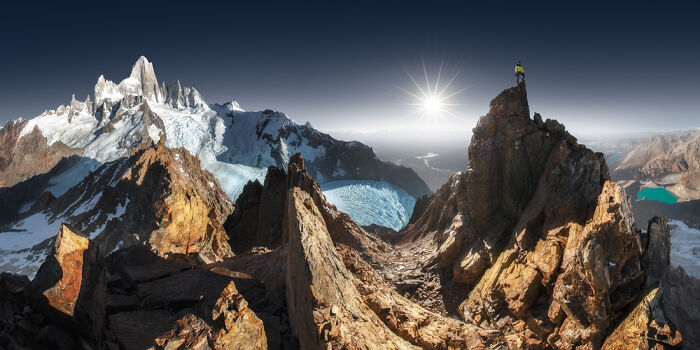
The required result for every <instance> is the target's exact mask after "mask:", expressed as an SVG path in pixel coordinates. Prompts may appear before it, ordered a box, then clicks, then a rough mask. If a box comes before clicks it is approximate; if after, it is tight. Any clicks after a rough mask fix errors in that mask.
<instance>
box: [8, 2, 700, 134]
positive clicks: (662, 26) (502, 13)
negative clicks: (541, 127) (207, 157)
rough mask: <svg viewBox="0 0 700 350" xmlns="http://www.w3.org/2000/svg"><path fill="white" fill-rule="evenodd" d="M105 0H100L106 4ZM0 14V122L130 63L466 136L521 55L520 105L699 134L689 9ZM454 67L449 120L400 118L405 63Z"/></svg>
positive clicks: (271, 6) (373, 121) (358, 122)
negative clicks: (523, 97)
mask: <svg viewBox="0 0 700 350" xmlns="http://www.w3.org/2000/svg"><path fill="white" fill-rule="evenodd" d="M105 4H106V5H105ZM105 4H101V3H98V2H91V3H84V4H75V5H69V4H58V3H54V4H50V5H44V4H38V3H28V4H24V3H21V4H17V3H15V4H12V5H7V4H3V5H0V30H1V31H2V35H1V36H0V53H1V54H0V123H4V121H6V120H9V119H14V118H17V117H20V116H22V117H25V118H27V117H33V116H35V115H37V114H39V113H41V112H42V111H43V110H45V109H53V108H56V107H57V106H58V105H60V104H67V103H68V102H69V101H70V96H71V94H72V93H75V94H76V97H78V98H80V99H83V98H85V95H87V94H90V95H92V93H93V91H92V90H93V86H94V83H95V82H96V80H97V77H98V76H99V75H100V74H104V75H105V76H106V77H107V78H108V79H111V80H113V81H116V82H119V81H120V80H121V79H123V78H125V77H127V76H128V74H129V71H130V69H131V65H132V64H133V63H134V62H135V61H136V59H137V58H138V57H139V56H140V55H145V56H146V57H148V59H149V60H150V61H152V62H153V63H154V66H155V70H156V74H157V76H158V78H159V80H165V81H166V82H171V81H173V80H176V79H179V80H180V81H181V82H182V83H183V85H186V86H194V87H196V88H197V89H198V90H199V91H200V92H201V93H202V95H203V96H204V98H205V99H206V100H207V101H208V102H210V103H213V102H224V101H227V100H231V99H236V100H238V101H239V102H240V104H241V105H242V106H243V107H244V108H246V109H250V110H257V109H263V108H273V109H276V110H281V111H284V112H287V113H288V114H289V115H290V116H291V117H292V118H293V119H295V120H296V121H298V122H305V121H311V123H312V124H313V125H314V126H316V127H318V128H320V129H322V130H331V131H333V130H354V131H363V130H368V131H372V130H379V129H388V130H391V129H396V128H407V129H414V130H415V129H420V128H423V127H426V128H428V127H429V128H438V129H439V128H449V129H455V128H464V129H465V130H466V129H471V128H472V127H473V126H474V124H475V122H476V119H477V118H478V117H479V116H480V115H483V114H485V112H486V111H487V109H488V102H489V100H490V99H491V98H492V97H494V96H495V95H496V94H497V93H498V92H500V91H501V90H502V89H504V88H505V87H507V86H510V85H512V81H513V74H512V70H513V63H514V62H515V60H517V59H520V60H522V61H523V64H524V66H525V70H526V73H527V74H528V75H527V78H528V79H527V81H528V91H529V95H530V102H531V109H532V110H533V111H537V112H540V113H542V114H543V115H544V116H545V117H551V118H557V119H559V120H561V121H563V122H564V123H565V124H566V125H567V126H568V127H569V129H572V130H574V131H578V132H581V133H595V132H598V131H605V132H619V131H620V130H625V129H628V130H631V131H641V130H649V131H663V130H671V129H689V128H697V127H700V112H698V111H699V110H700V20H698V18H700V5H698V4H697V2H695V3H693V2H687V3H682V2H675V1H667V2H656V3H655V4H648V5H647V4H643V3H640V2H616V3H615V4H614V5H613V4H610V3H603V2H601V3H591V2H586V1H578V2H567V1H557V2H552V3H538V4H531V3H530V2H526V1H522V2H520V3H519V4H518V3H512V2H495V1H479V2H462V1H368V2H365V1H327V2H317V3H310V2H305V3H295V2H285V3H275V2H268V1H256V2H252V1H251V2H242V3H234V2H225V3H224V2H221V3H218V4H215V3H211V4H210V3H207V2H204V1H190V2H187V3H180V2H175V1H173V2H162V3H156V4H147V5H146V4H144V3H130V2H124V1H116V2H105ZM443 60H444V63H445V67H446V70H447V71H449V72H451V71H454V70H459V69H461V73H460V75H459V76H458V78H457V79H456V80H455V82H454V86H455V87H456V88H462V87H469V89H467V90H466V91H465V92H463V93H461V94H459V95H458V96H456V97H454V98H453V99H452V100H451V101H452V102H454V103H458V104H461V105H460V106H454V107H451V108H450V111H451V112H452V113H454V114H455V115H456V116H450V117H447V118H445V119H444V120H440V121H427V122H426V121H425V120H423V119H420V118H418V117H416V115H415V114H414V115H410V114H411V112H413V111H414V110H415V108H416V107H412V106H405V105H402V104H404V103H411V102H412V99H411V98H410V97H408V96H407V95H405V94H404V93H402V92H401V91H400V90H399V89H397V88H396V87H397V86H399V87H403V88H406V89H410V88H411V83H410V80H408V78H407V76H406V73H405V71H404V68H406V69H407V70H408V71H409V72H411V73H412V74H414V75H416V76H420V75H421V74H422V68H421V61H425V63H426V65H427V67H428V68H429V69H431V70H432V71H433V72H434V71H435V70H436V68H437V67H438V66H439V64H440V62H441V61H443Z"/></svg>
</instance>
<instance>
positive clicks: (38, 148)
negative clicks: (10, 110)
mask: <svg viewBox="0 0 700 350" xmlns="http://www.w3.org/2000/svg"><path fill="white" fill-rule="evenodd" d="M26 124H27V121H26V120H24V121H19V122H16V121H9V122H7V123H6V125H5V126H4V127H3V128H2V129H0V154H1V155H0V187H10V186H13V185H15V184H17V183H19V182H22V181H25V180H27V179H29V178H31V177H33V176H35V175H37V174H43V173H45V172H47V171H49V170H50V169H51V168H53V167H54V166H55V165H56V163H58V162H59V161H60V160H61V159H62V158H64V157H69V156H71V155H73V154H79V153H81V152H82V150H81V149H75V148H70V147H68V146H66V145H65V144H64V143H63V142H60V141H59V142H56V143H53V144H51V145H48V143H47V139H46V138H45V137H44V136H43V135H42V134H41V131H40V130H39V128H37V127H35V128H34V129H33V130H32V131H31V132H29V133H28V134H27V135H24V136H21V132H22V130H23V129H24V127H25V126H26Z"/></svg>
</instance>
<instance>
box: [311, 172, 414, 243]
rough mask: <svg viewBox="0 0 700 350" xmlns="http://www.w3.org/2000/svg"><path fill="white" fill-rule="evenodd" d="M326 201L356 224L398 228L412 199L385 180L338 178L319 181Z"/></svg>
mask: <svg viewBox="0 0 700 350" xmlns="http://www.w3.org/2000/svg"><path fill="white" fill-rule="evenodd" d="M321 189H322V190H323V194H324V195H325V196H326V200H328V202H329V203H331V204H334V205H335V206H336V207H337V208H338V210H340V211H342V212H345V213H346V214H348V215H349V216H350V218H352V219H353V220H354V221H355V222H357V223H358V224H360V225H363V226H365V225H370V224H377V225H380V226H385V227H390V228H393V229H394V230H397V231H398V230H400V229H402V228H404V227H405V226H406V224H408V220H409V219H410V218H411V213H413V206H414V205H415V204H416V199H415V198H413V196H411V195H410V194H408V193H407V192H406V191H404V190H402V189H400V188H398V187H396V186H394V185H391V184H389V183H388V182H385V181H369V180H341V181H331V182H327V183H323V184H321Z"/></svg>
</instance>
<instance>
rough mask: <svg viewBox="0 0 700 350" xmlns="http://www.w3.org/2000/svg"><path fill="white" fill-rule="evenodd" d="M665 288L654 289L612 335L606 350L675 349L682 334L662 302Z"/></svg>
mask: <svg viewBox="0 0 700 350" xmlns="http://www.w3.org/2000/svg"><path fill="white" fill-rule="evenodd" d="M661 298H662V291H661V289H660V288H654V289H653V290H651V291H649V292H648V293H647V294H646V296H645V297H644V299H643V300H642V301H640V302H639V304H638V305H637V306H636V307H635V308H634V310H632V312H630V313H629V315H627V317H626V318H625V319H624V320H623V321H622V323H620V325H619V326H617V328H615V330H614V331H613V332H612V334H610V335H609V336H608V337H607V339H605V343H604V344H603V347H602V349H603V350H608V349H609V350H613V349H673V348H675V347H676V346H677V345H678V344H680V343H681V341H682V337H681V335H680V333H679V332H678V331H677V330H676V329H675V327H673V326H671V325H669V324H668V321H667V320H666V318H665V317H664V311H663V310H662V305H661Z"/></svg>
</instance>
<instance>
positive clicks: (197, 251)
mask: <svg viewBox="0 0 700 350" xmlns="http://www.w3.org/2000/svg"><path fill="white" fill-rule="evenodd" d="M161 141H162V140H161ZM66 208H68V209H66ZM80 208H83V209H82V210H81V209H80ZM232 210H233V205H232V203H231V202H230V201H229V199H228V197H227V196H226V194H225V193H224V192H223V191H222V190H221V188H220V187H219V185H218V181H217V180H216V179H215V178H214V177H213V176H212V175H211V173H209V172H207V171H206V170H202V169H201V166H200V163H199V159H197V158H196V157H194V156H192V155H191V154H190V153H189V152H188V151H187V150H185V149H184V148H179V149H170V148H168V147H166V146H165V145H164V144H163V143H162V142H161V143H158V144H153V143H152V142H148V143H144V144H142V145H140V146H139V147H136V148H134V149H132V150H131V151H130V152H129V153H128V154H126V155H125V156H124V157H122V158H120V159H118V160H116V161H114V162H110V163H106V164H104V165H102V166H101V167H100V168H98V169H97V170H96V171H95V172H93V173H91V174H90V175H88V176H87V177H86V178H85V179H84V180H83V181H82V182H80V183H79V184H78V185H76V186H74V187H73V188H71V189H70V190H69V191H68V192H66V193H65V194H63V195H62V196H60V197H58V198H56V199H55V200H54V201H52V202H51V204H50V206H49V208H48V210H47V211H48V212H50V213H52V215H55V216H58V214H59V213H63V215H65V214H66V213H67V214H72V215H70V219H69V222H70V223H71V224H72V225H73V226H75V227H78V228H80V229H81V230H82V231H83V232H87V233H90V234H91V235H92V237H95V241H96V243H97V244H98V245H99V246H100V248H101V249H102V250H103V251H112V250H114V249H115V247H128V246H132V245H142V244H145V245H147V246H148V247H150V249H152V250H153V251H155V252H157V253H158V254H159V255H161V256H169V255H193V256H196V257H197V258H198V259H199V260H200V261H201V262H204V263H211V262H215V261H219V260H221V259H222V258H224V257H227V256H230V255H231V254H232V252H231V249H230V247H229V244H228V238H227V236H226V232H225V230H224V228H223V226H222V224H223V222H224V220H225V218H226V216H227V215H228V214H229V213H230V212H231V211H232Z"/></svg>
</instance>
